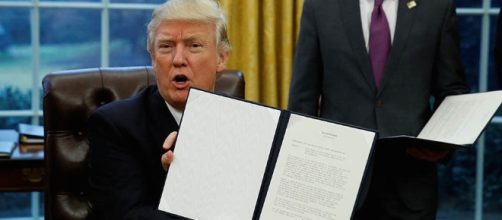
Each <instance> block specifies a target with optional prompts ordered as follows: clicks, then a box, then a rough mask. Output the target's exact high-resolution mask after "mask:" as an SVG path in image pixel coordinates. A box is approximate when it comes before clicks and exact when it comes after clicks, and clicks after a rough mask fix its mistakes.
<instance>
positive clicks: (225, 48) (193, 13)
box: [147, 0, 231, 53]
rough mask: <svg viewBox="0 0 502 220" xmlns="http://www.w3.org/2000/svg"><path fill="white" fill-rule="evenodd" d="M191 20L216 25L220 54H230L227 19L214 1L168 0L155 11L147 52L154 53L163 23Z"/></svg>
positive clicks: (149, 29) (148, 30)
mask: <svg viewBox="0 0 502 220" xmlns="http://www.w3.org/2000/svg"><path fill="white" fill-rule="evenodd" d="M174 20H189V21H196V22H203V23H213V24H215V25H216V45H217V47H218V50H219V51H220V52H230V50H231V46H230V41H229V40H228V36H227V19H226V17H225V14H224V13H223V11H222V10H221V9H220V7H219V6H218V3H217V2H216V1H214V0H168V1H166V2H165V3H164V4H162V5H161V6H160V7H158V8H157V9H155V10H154V11H153V14H152V20H151V21H150V23H148V28H147V34H148V39H147V50H148V52H149V53H152V52H153V46H154V45H153V44H154V43H155V31H157V28H158V27H159V25H160V24H161V23H162V22H165V21H174Z"/></svg>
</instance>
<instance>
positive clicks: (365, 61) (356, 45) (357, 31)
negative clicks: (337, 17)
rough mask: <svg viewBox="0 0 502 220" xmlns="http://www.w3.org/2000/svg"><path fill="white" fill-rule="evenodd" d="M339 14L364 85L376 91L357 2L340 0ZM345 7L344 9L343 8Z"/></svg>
mask: <svg viewBox="0 0 502 220" xmlns="http://www.w3.org/2000/svg"><path fill="white" fill-rule="evenodd" d="M340 3H341V5H340V7H338V8H339V9H340V14H341V15H342V19H343V23H344V28H345V33H347V37H348V38H349V41H350V45H351V47H352V49H353V51H354V56H355V58H356V60H357V62H358V64H359V65H358V66H359V70H360V72H361V73H362V74H363V76H364V79H365V81H366V83H368V85H369V86H370V87H371V89H372V90H376V86H375V80H374V78H373V72H372V70H371V63H370V59H369V56H368V51H367V50H366V45H365V41H364V35H363V29H362V25H361V10H360V8H359V1H358V0H341V1H340ZM344 6H346V7H344Z"/></svg>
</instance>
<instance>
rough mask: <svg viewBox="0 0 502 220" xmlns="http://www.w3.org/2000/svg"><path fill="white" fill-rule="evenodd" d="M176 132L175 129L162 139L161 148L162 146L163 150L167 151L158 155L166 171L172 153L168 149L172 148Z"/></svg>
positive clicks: (172, 157)
mask: <svg viewBox="0 0 502 220" xmlns="http://www.w3.org/2000/svg"><path fill="white" fill-rule="evenodd" d="M177 134H178V132H176V131H173V132H171V133H170V134H169V135H168V136H167V137H166V140H164V144H162V148H164V150H167V152H165V153H164V154H162V156H161V157H160V163H161V164H162V168H164V171H167V169H168V168H169V164H171V162H173V159H174V153H173V151H172V150H170V149H171V148H172V146H173V145H174V142H175V141H176V136H177Z"/></svg>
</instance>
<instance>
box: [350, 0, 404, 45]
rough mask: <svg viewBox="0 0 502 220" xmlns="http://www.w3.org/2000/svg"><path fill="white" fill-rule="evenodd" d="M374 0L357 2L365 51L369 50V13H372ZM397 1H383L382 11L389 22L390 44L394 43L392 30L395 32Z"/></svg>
mask: <svg viewBox="0 0 502 220" xmlns="http://www.w3.org/2000/svg"><path fill="white" fill-rule="evenodd" d="M374 2H375V1H374V0H359V8H360V9H361V23H362V25H363V35H364V42H365V43H366V50H368V48H369V43H368V42H369V38H370V37H369V36H370V24H371V12H373V6H374ZM398 2H399V0H384V1H383V5H382V6H383V11H384V12H385V16H386V17H387V22H389V29H390V42H391V44H392V42H393V41H394V30H396V18H397V5H398Z"/></svg>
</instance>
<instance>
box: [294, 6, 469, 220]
mask: <svg viewBox="0 0 502 220" xmlns="http://www.w3.org/2000/svg"><path fill="white" fill-rule="evenodd" d="M468 91H469V90H468V86H467V84H466V83H465V76H464V70H463V66H462V64H461V59H460V46H459V36H458V30H457V17H456V13H455V6H454V2H453V0H359V1H355V0H305V2H304V7H303V14H302V18H301V26H300V36H299V40H298V42H297V47H296V51H295V58H294V64H293V76H292V80H291V87H290V93H289V104H288V108H289V110H291V111H296V112H301V113H305V114H309V115H314V116H320V117H322V118H327V119H330V120H334V121H339V122H342V123H348V124H352V125H356V126H360V127H364V128H369V129H375V130H377V131H378V132H379V135H380V137H385V136H392V135H411V136H416V135H417V134H418V132H419V131H420V130H421V129H422V127H423V126H424V125H425V123H426V122H427V120H428V119H429V117H430V116H431V114H432V112H433V108H431V101H430V100H431V97H432V98H434V105H435V106H437V105H438V104H439V103H440V102H441V101H442V100H443V99H444V98H445V97H446V96H448V95H455V94H462V93H466V92H468ZM451 153H452V152H450V151H431V150H426V149H423V148H416V147H409V146H402V148H390V147H387V146H377V148H376V152H375V157H374V166H373V167H372V174H371V178H369V179H371V183H370V184H369V189H368V191H367V193H361V197H360V199H359V200H360V201H362V203H361V204H358V205H357V207H356V212H355V215H354V217H353V218H354V219H358V220H361V219H372V220H375V219H403V220H415V219H430V220H432V219H435V218H436V210H437V168H436V166H437V162H438V161H440V160H443V159H445V158H448V157H449V156H450V155H451ZM365 184H368V183H365Z"/></svg>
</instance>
